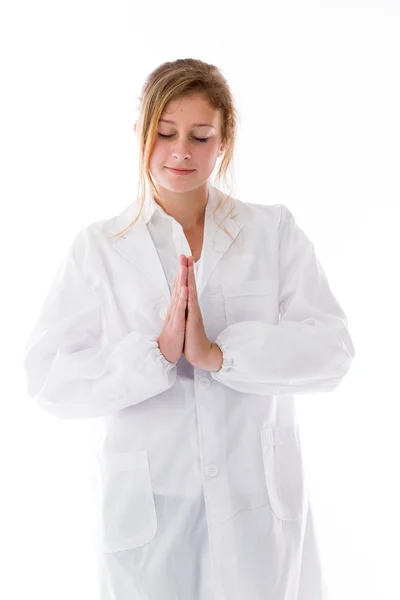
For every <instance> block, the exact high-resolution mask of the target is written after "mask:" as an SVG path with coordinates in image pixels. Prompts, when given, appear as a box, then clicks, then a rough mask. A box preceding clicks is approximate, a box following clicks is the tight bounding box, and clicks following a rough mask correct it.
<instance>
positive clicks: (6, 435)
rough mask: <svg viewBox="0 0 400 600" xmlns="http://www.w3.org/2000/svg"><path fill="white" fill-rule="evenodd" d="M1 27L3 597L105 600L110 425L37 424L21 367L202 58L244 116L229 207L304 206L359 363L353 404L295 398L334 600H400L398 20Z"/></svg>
mask: <svg viewBox="0 0 400 600" xmlns="http://www.w3.org/2000/svg"><path fill="white" fill-rule="evenodd" d="M0 17H1V18H0V21H1V26H0V27H1V31H0V44H1V47H0V50H1V81H0V85H1V90H2V91H1V99H0V102H1V107H0V108H1V110H0V118H1V135H0V138H1V139H0V144H1V148H0V150H1V172H2V175H1V181H0V185H1V190H0V192H1V223H2V235H1V260H2V269H1V271H2V272H1V275H2V282H3V285H2V295H1V299H2V306H3V310H2V313H1V314H2V316H3V323H2V327H1V334H2V342H3V343H2V345H1V348H2V356H3V360H2V366H3V368H2V370H1V372H2V377H1V381H2V393H1V396H2V404H1V406H2V415H1V420H0V443H1V448H0V450H1V480H0V482H1V484H0V504H1V510H0V528H1V529H0V531H1V533H0V535H1V545H0V552H1V554H2V556H0V563H1V571H2V575H1V578H0V596H1V597H2V598H5V599H7V600H20V599H22V598H32V597H40V598H41V600H54V599H55V598H56V599H57V600H71V599H72V598H74V599H77V600H80V599H84V600H92V599H93V600H97V580H96V576H97V574H96V554H95V552H96V546H95V522H94V514H93V504H92V503H93V497H92V494H93V488H92V479H91V476H92V463H93V456H94V447H93V436H92V429H91V427H92V425H93V423H90V422H89V421H85V420H82V421H78V420H76V421H75V420H70V421H62V420H59V419H57V418H55V417H53V416H51V415H49V414H47V413H45V412H43V411H41V410H39V409H38V408H37V407H36V406H35V405H34V403H33V401H31V400H30V399H29V398H28V396H27V394H26V390H25V380H24V372H23V370H22V366H21V360H22V348H23V345H24V343H25V341H26V339H27V337H28V334H29V332H30V329H31V328H32V327H33V324H34V322H35V320H36V318H37V316H38V312H39V309H40V307H41V304H42V301H43V299H44V296H45V293H46V291H47V289H48V287H49V286H50V283H51V281H52V278H53V276H54V274H55V271H56V269H57V267H58V265H59V263H60V261H61V260H62V258H63V256H64V253H65V252H66V249H67V247H68V245H69V244H70V242H71V241H72V239H73V237H74V235H75V234H76V233H77V231H78V230H79V229H80V228H82V227H83V226H85V225H87V224H89V223H91V222H93V221H96V220H99V219H103V218H108V217H111V216H113V215H116V214H118V213H119V212H120V211H121V210H122V209H123V208H124V207H125V206H127V205H128V204H129V203H130V202H132V200H133V197H134V194H135V192H136V185H137V172H138V171H137V149H136V137H135V135H134V132H133V123H134V120H135V118H136V110H137V102H138V101H137V97H138V96H139V95H140V91H141V86H142V84H143V82H144V79H145V78H146V77H147V75H148V74H149V73H150V71H152V70H153V69H154V68H156V67H157V66H158V65H159V64H161V63H163V62H166V61H168V60H175V59H176V58H185V57H193V58H200V59H202V60H204V61H206V62H210V63H213V64H215V65H216V66H218V67H219V68H220V69H221V70H222V72H223V74H224V76H225V77H226V79H227V80H228V82H229V85H230V87H231V90H232V93H233V95H234V98H235V101H236V106H237V109H238V112H239V123H238V139H237V150H236V156H235V167H234V168H235V181H234V194H233V195H234V196H235V197H238V198H240V199H241V200H243V201H245V202H257V203H266V204H275V203H284V204H286V205H287V206H288V207H289V209H290V210H291V211H292V212H293V214H294V216H295V218H296V220H297V222H298V224H299V225H300V226H301V227H302V229H303V230H304V231H305V232H306V234H307V235H308V237H309V238H310V239H311V240H312V241H313V242H314V244H315V247H316V251H317V254H318V256H319V259H320V261H321V263H322V264H323V266H324V269H325V271H326V273H327V275H328V278H329V283H330V285H331V287H332V289H333V291H334V293H335V295H336V297H337V298H338V300H339V302H340V303H341V305H342V307H343V309H344V311H345V313H346V315H347V317H348V322H349V327H350V331H351V334H352V337H353V341H354V344H355V348H356V359H355V361H354V364H353V367H352V369H351V371H350V373H349V374H348V376H347V377H346V379H345V380H344V381H343V383H342V384H341V386H340V387H339V388H338V389H337V390H336V391H335V392H332V393H325V394H313V395H308V396H303V395H302V396H299V397H298V412H299V419H300V423H301V429H302V440H303V447H304V453H305V458H306V470H307V475H308V480H309V488H310V493H311V499H312V504H313V508H314V515H315V519H316V527H317V532H318V536H319V540H320V546H321V556H322V561H323V567H324V572H325V580H326V583H327V586H328V588H329V592H330V600H354V599H355V598H362V599H363V600H376V599H377V598H379V600H392V599H395V598H399V597H400V582H399V558H400V554H399V536H400V492H399V485H398V483H399V472H400V470H399V464H398V463H399V457H400V451H399V438H400V436H399V415H400V412H399V406H398V405H399V402H400V394H399V385H398V374H399V371H400V367H399V355H400V353H399V334H400V328H399V294H398V277H399V272H400V269H399V266H398V262H399V258H400V247H399V246H400V244H399V217H400V211H399V201H400V195H399V191H400V184H399V166H400V151H399V136H400V117H399V106H400V91H399V72H400V70H399V57H400V7H399V2H398V1H396V0H391V1H389V0H387V1H382V2H379V1H378V0H368V1H366V2H361V0H360V1H355V0H320V1H319V2H318V1H302V2H297V3H294V2H293V3H287V2H283V1H279V2H278V1H276V2H259V3H256V2H254V1H246V2H244V3H243V4H232V3H231V2H228V1H224V2H217V1H215V0H214V1H213V2H205V3H203V4H202V5H201V6H200V5H193V4H192V3H188V2H180V1H175V2H170V3H165V2H150V3H144V2H143V3H140V4H139V3H136V2H132V1H130V2H129V1H128V0H125V1H124V2H121V1H119V0H114V1H113V2H104V1H99V0H97V1H96V2H94V1H90V0H79V1H76V0H70V1H69V2H54V1H53V2H50V1H47V2H44V1H43V0H36V1H35V2H18V1H14V2H8V3H4V4H3V6H2V9H1V15H0ZM187 600H189V599H187ZM310 600H313V599H312V598H310Z"/></svg>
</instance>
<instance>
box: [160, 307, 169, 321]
mask: <svg viewBox="0 0 400 600" xmlns="http://www.w3.org/2000/svg"><path fill="white" fill-rule="evenodd" d="M167 312H168V311H167V309H166V308H165V306H163V307H161V308H160V312H159V315H160V317H161V318H162V320H163V321H165V317H166V316H167Z"/></svg>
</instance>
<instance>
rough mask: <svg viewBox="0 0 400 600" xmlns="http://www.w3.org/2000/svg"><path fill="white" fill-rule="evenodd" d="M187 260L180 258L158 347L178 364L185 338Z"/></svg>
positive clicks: (181, 256)
mask: <svg viewBox="0 0 400 600" xmlns="http://www.w3.org/2000/svg"><path fill="white" fill-rule="evenodd" d="M186 282H187V258H186V256H185V255H184V254H181V255H180V257H179V267H178V271H177V273H176V275H175V279H174V285H173V289H172V295H171V302H170V304H169V307H168V311H167V315H166V317H165V323H164V327H163V329H162V331H161V334H160V336H159V338H158V340H157V341H158V346H159V348H160V350H161V352H162V354H163V355H164V356H165V358H166V359H167V360H169V361H170V362H171V363H174V362H176V361H177V360H178V359H179V358H180V357H181V355H182V352H183V343H184V338H185V321H186V307H187V286H186Z"/></svg>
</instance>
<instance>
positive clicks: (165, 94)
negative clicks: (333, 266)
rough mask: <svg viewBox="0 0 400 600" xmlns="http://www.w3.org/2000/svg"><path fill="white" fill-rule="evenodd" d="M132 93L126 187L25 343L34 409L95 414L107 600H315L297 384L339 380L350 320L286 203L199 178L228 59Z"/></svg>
mask: <svg viewBox="0 0 400 600" xmlns="http://www.w3.org/2000/svg"><path fill="white" fill-rule="evenodd" d="M140 100H141V103H140V112H139V118H138V120H137V123H136V124H135V133H136V135H137V139H138V144H139V155H140V163H139V191H138V195H137V198H135V200H134V202H133V203H132V204H130V205H129V206H128V207H126V208H125V209H124V210H123V211H122V212H121V214H119V215H118V216H117V217H113V218H112V219H105V220H101V221H96V222H94V223H92V224H90V225H89V226H87V227H85V228H83V229H82V230H80V231H79V232H78V233H77V235H76V237H75V239H74V240H73V242H72V244H71V246H70V248H69V251H68V253H67V255H66V258H65V260H64V262H63V264H62V265H61V266H60V268H59V271H58V273H57V275H56V277H55V280H54V282H53V284H52V287H51V289H50V291H49V293H48V295H47V297H46V299H45V302H44V305H43V308H42V311H41V313H40V315H39V318H38V321H37V323H36V325H35V327H34V328H33V331H32V333H31V335H30V337H29V340H28V342H27V344H26V348H25V354H24V366H25V369H26V374H27V389H28V393H29V395H30V396H31V397H32V398H33V399H34V400H35V401H36V402H37V403H38V405H39V406H41V407H42V408H44V409H45V410H46V411H49V412H50V413H52V414H53V415H55V416H56V417H59V418H92V419H94V418H101V419H102V420H103V422H104V435H103V436H102V439H101V443H100V442H99V451H98V467H99V469H98V471H97V472H98V475H99V482H100V487H99V490H100V493H99V504H98V506H99V521H98V522H99V567H100V568H99V574H100V582H101V586H100V587H101V599H102V600H139V599H140V600H144V599H146V600H178V599H179V600H243V599H249V600H250V599H251V600H265V599H266V598H268V600H322V599H325V598H326V596H325V594H326V587H325V584H324V581H323V577H322V569H321V566H320V560H319V552H318V541H317V538H316V535H315V533H314V530H313V516H312V511H311V503H310V499H309V494H308V489H307V482H306V477H305V474H304V471H303V459H302V447H301V439H300V431H299V425H298V422H297V417H296V407H295V395H296V394H310V393H313V392H329V391H332V390H335V389H336V388H337V387H338V386H339V385H340V383H341V381H342V380H343V378H344V377H345V375H346V373H347V372H348V370H349V368H350V366H351V364H352V361H353V358H354V356H355V352H354V346H353V343H352V340H351V337H350V334H349V331H348V324H347V320H346V316H345V314H344V312H343V310H342V308H341V306H340V305H339V303H338V301H337V299H336V297H335V296H334V294H333V293H332V291H331V290H330V287H329V284H328V281H327V277H326V275H325V273H324V270H323V268H322V266H321V263H320V262H319V260H318V258H317V256H316V253H315V249H314V246H313V244H312V242H311V241H310V240H309V239H308V237H307V236H306V235H305V233H304V232H303V231H302V229H301V228H300V227H299V225H298V224H297V223H296V222H295V219H294V216H293V214H292V213H291V211H290V210H289V209H288V208H287V207H286V206H285V205H284V204H266V203H264V202H261V203H259V202H257V203H254V202H244V201H241V200H239V199H237V198H232V197H230V196H227V195H226V194H224V193H223V192H222V191H221V190H220V189H219V188H218V187H216V186H215V185H212V184H211V182H210V178H211V175H212V173H213V170H214V167H215V164H216V161H217V159H218V158H220V157H221V163H220V165H219V170H218V179H220V178H221V177H225V176H226V173H227V171H228V169H229V167H230V166H231V163H232V157H233V151H234V144H235V136H236V113H235V108H234V102H233V99H232V95H231V92H230V90H229V86H228V84H227V82H226V80H225V79H224V77H223V76H222V74H221V72H220V71H219V70H218V69H217V68H216V67H215V66H213V65H210V64H207V63H204V62H202V61H200V60H193V59H183V60H176V61H175V62H169V63H165V64H162V65H161V66H159V67H158V68H157V69H156V70H155V71H154V72H153V73H151V74H150V75H149V77H148V79H147V80H146V82H145V85H144V87H143V90H142V96H141V98H140ZM229 200H230V202H229ZM258 200H259V198H258V197H257V201H258Z"/></svg>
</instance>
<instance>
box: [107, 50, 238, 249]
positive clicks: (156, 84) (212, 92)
mask: <svg viewBox="0 0 400 600" xmlns="http://www.w3.org/2000/svg"><path fill="white" fill-rule="evenodd" d="M193 94H202V95H203V96H204V97H205V98H207V99H208V101H209V103H210V105H211V106H212V107H213V108H214V109H216V110H219V111H220V114H221V137H222V142H223V143H225V144H226V145H225V150H224V154H223V157H222V161H221V163H220V166H219V169H218V173H217V176H216V183H217V184H218V185H219V182H220V181H221V179H223V181H224V183H225V185H226V184H227V179H228V178H227V173H228V171H230V170H231V169H233V155H234V145H235V139H236V123H237V112H236V109H235V106H234V102H233V97H232V94H231V91H230V88H229V85H228V83H227V81H226V79H225V78H224V77H223V75H222V73H221V72H220V71H219V69H218V68H217V67H216V66H214V65H211V64H208V63H205V62H203V61H201V60H198V59H194V58H180V59H177V60H175V61H173V62H166V63H163V64H162V65H160V66H159V67H157V68H156V69H155V70H154V71H152V72H151V73H150V75H148V77H147V79H146V81H145V83H144V85H143V88H142V91H141V96H140V97H139V98H138V99H139V102H140V103H139V116H138V119H137V130H136V133H137V135H138V138H139V140H138V145H139V185H138V194H137V201H138V204H139V207H140V208H139V212H138V214H137V215H136V217H135V218H134V219H133V220H132V221H131V222H130V223H129V224H128V225H127V227H125V229H123V230H122V231H119V232H117V233H116V234H114V235H113V236H111V237H110V238H109V239H112V238H114V237H118V236H120V235H124V234H125V233H126V232H127V231H129V230H130V229H131V228H132V227H133V226H134V225H135V223H136V221H137V220H138V219H139V217H140V214H141V212H142V209H143V205H144V202H145V198H146V195H147V192H148V189H149V188H148V186H149V187H150V190H151V191H152V193H153V196H154V198H155V199H156V200H158V201H159V195H158V192H157V188H156V186H155V183H154V180H153V178H152V176H151V173H150V169H149V162H150V156H151V152H152V148H153V144H154V140H155V137H156V134H157V126H158V121H159V119H160V117H161V115H162V113H163V111H164V109H165V107H166V105H167V104H168V103H169V102H171V101H172V100H176V99H181V98H183V97H186V96H192V95H193ZM227 187H229V186H227ZM230 197H231V193H230V194H228V195H227V196H226V197H225V198H223V199H222V201H221V202H220V203H219V204H218V206H217V209H216V211H217V210H218V209H219V207H220V206H222V205H223V204H225V202H227V200H228V199H229V198H230ZM233 208H234V207H233V206H232V209H233ZM232 209H231V211H232ZM231 211H230V212H231ZM229 214H230V213H229ZM227 216H229V215H227ZM214 218H215V213H214ZM225 218H226V217H225Z"/></svg>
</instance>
